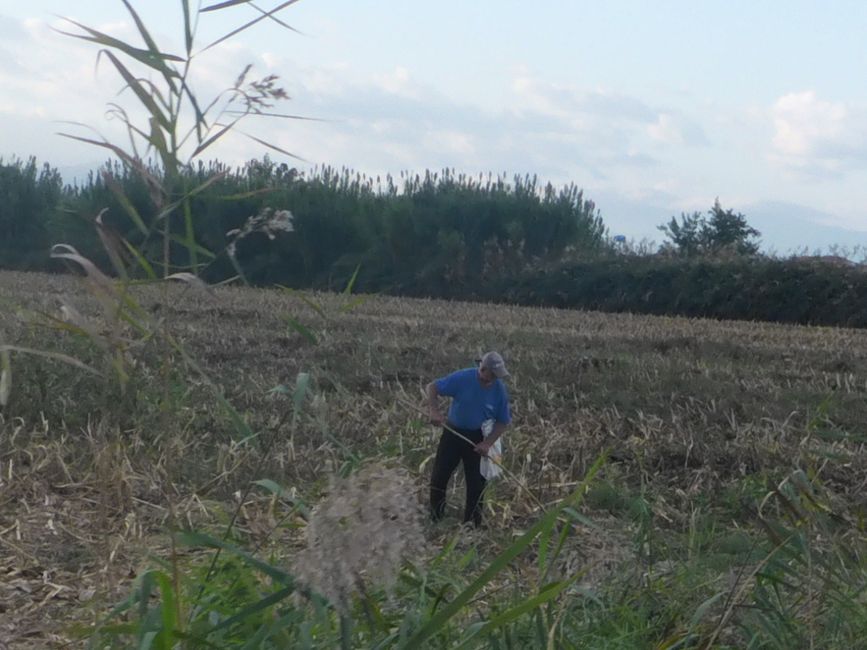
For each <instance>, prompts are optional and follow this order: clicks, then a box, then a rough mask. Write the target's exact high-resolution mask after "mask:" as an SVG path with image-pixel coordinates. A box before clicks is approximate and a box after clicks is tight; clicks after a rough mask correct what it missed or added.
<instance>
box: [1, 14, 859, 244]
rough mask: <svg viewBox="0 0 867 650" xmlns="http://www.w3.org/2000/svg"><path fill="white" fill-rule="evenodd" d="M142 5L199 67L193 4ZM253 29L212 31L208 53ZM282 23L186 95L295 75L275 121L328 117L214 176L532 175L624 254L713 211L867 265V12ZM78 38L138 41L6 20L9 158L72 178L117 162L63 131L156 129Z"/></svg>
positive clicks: (203, 23) (118, 17)
mask: <svg viewBox="0 0 867 650" xmlns="http://www.w3.org/2000/svg"><path fill="white" fill-rule="evenodd" d="M216 1H217V0H203V4H202V6H208V5H210V4H213V3H216ZM131 2H132V4H133V6H134V7H135V8H136V9H137V10H138V11H139V12H140V14H141V17H142V19H143V20H144V22H145V23H146V24H147V25H148V26H149V29H150V30H151V32H152V33H153V35H154V37H155V39H156V40H157V41H158V43H160V46H161V47H162V48H163V49H164V50H165V51H169V52H177V53H179V54H180V53H182V52H183V50H184V38H183V32H182V22H181V13H180V6H181V3H180V0H148V1H147V2H144V1H143V0H138V1H137V0H131ZM191 4H192V5H193V6H194V7H195V6H196V4H197V2H196V0H191ZM277 4H279V2H277V0H258V1H257V2H256V6H258V7H261V8H266V9H270V8H272V7H275V6H276V5H277ZM257 15H258V13H257V11H256V10H255V9H254V8H253V7H251V6H247V5H239V6H234V7H229V8H226V9H223V10H220V11H214V12H208V13H205V14H202V15H201V16H200V19H199V23H198V30H197V33H196V40H197V43H199V44H200V46H204V45H207V44H209V43H211V42H212V41H214V40H216V39H217V38H218V37H220V36H221V35H223V34H225V33H228V32H229V31H231V30H232V29H234V28H235V27H238V26H240V25H242V24H244V23H245V22H247V21H249V20H251V19H253V18H255V17H256V16H257ZM278 15H279V18H280V19H281V20H282V21H283V22H284V23H286V24H287V25H289V26H290V27H291V28H292V30H289V29H287V28H286V27H285V26H282V25H279V24H277V23H276V22H274V21H268V20H265V21H262V22H260V23H258V24H256V25H255V26H253V27H252V28H250V29H248V30H245V31H244V32H241V33H240V34H237V35H236V36H235V37H233V38H232V39H229V40H227V41H224V42H223V43H221V44H219V45H217V46H215V47H213V48H211V49H208V50H207V51H204V52H202V53H200V54H197V56H196V57H195V58H194V59H193V65H192V67H191V73H190V78H191V80H192V82H191V83H192V86H193V87H194V89H195V91H196V93H197V94H198V95H199V96H200V98H206V102H205V103H207V99H209V98H211V97H214V96H217V95H218V94H219V93H220V91H222V90H224V89H225V88H227V87H229V86H231V85H232V84H233V83H234V81H235V79H236V77H237V76H238V74H239V73H240V72H241V70H242V69H243V68H244V67H245V66H246V65H247V64H251V65H252V66H253V67H252V68H251V72H250V78H261V77H264V76H265V75H269V74H274V75H278V77H279V80H278V82H277V83H278V85H280V86H282V87H283V88H285V89H286V91H287V93H288V94H289V96H290V97H291V99H290V100H289V101H287V102H281V103H280V104H279V105H278V106H276V107H275V109H274V110H276V111H279V112H282V113H291V114H293V115H301V116H305V117H309V118H313V119H310V120H287V119H280V118H261V119H255V120H253V119H250V120H247V121H245V122H244V123H242V127H241V130H242V131H243V132H244V134H248V135H252V136H254V137H256V138H258V139H260V140H264V141H267V142H269V143H272V144H274V145H275V146H277V147H279V148H281V149H283V150H286V151H289V152H292V153H293V154H296V155H297V156H299V157H300V158H301V160H297V159H293V158H287V157H285V156H283V155H282V154H280V153H277V152H275V151H273V150H269V149H267V148H266V147H264V146H263V145H262V144H260V143H258V142H256V141H255V140H253V139H251V138H249V137H246V136H245V135H244V134H242V133H236V134H234V135H233V136H232V137H231V138H227V139H225V140H223V141H221V142H220V143H219V144H218V145H215V146H214V147H213V148H211V149H209V150H208V151H207V152H206V153H205V158H206V159H210V158H218V159H220V160H222V161H224V162H228V163H232V164H239V163H242V162H243V161H245V160H249V159H252V158H260V157H262V156H263V155H265V154H266V153H267V154H268V155H269V156H271V158H272V159H275V160H277V161H280V162H284V161H285V162H287V163H289V164H290V165H293V166H297V167H299V168H301V169H307V168H310V167H313V166H314V165H319V166H321V165H330V166H333V167H338V168H339V167H349V168H352V169H354V170H357V171H359V172H362V173H367V174H369V175H377V174H379V175H384V174H386V173H392V174H395V175H397V174H398V173H399V172H401V171H412V172H418V171H424V170H425V169H430V170H439V169H443V168H446V167H448V168H453V169H455V170H457V171H462V172H467V173H471V174H478V173H479V172H483V173H485V174H487V173H488V172H493V173H494V174H506V175H508V176H512V175H514V174H520V175H525V174H530V175H533V174H535V175H537V176H538V177H539V179H540V180H541V181H544V182H548V181H550V182H552V183H554V184H555V185H562V184H567V183H574V184H575V185H577V186H578V187H580V188H582V189H583V190H584V196H585V197H586V198H588V199H591V200H593V201H594V202H595V204H596V206H597V207H598V209H599V211H600V214H601V215H602V218H603V220H604V222H605V224H606V225H607V227H608V229H609V232H610V234H611V235H618V234H622V235H625V236H626V237H628V238H630V239H632V240H634V241H636V242H637V241H640V240H642V239H647V240H654V241H656V242H657V243H660V242H661V241H662V240H663V239H664V235H663V234H662V233H661V232H660V231H659V230H658V228H657V226H659V225H660V224H662V223H665V222H667V221H669V220H670V219H671V218H672V217H679V216H680V215H681V214H683V213H692V212H694V211H701V212H704V213H706V211H707V210H708V209H709V208H710V207H711V206H712V205H713V203H714V201H715V200H716V199H717V198H718V199H719V201H720V203H721V204H722V206H723V207H724V208H731V209H733V210H735V211H736V212H740V213H742V214H744V215H745V216H746V217H747V220H748V221H749V223H750V224H751V225H753V226H754V227H756V228H757V229H758V230H760V231H761V232H762V243H763V248H764V249H765V250H768V251H772V252H776V253H779V254H786V253H788V252H792V251H809V252H812V251H815V250H817V249H821V250H822V251H823V252H829V250H830V249H831V248H832V247H833V246H835V245H837V246H842V247H845V249H848V250H852V249H854V248H855V247H859V246H860V247H864V248H865V250H867V82H865V74H864V73H865V71H867V38H865V37H864V35H865V34H867V2H863V0H857V1H856V0H853V1H850V0H825V1H822V2H820V1H818V0H816V1H807V0H786V1H785V2H784V1H783V0H764V1H762V2H756V1H755V0H725V1H722V0H719V1H718V0H701V1H696V0H689V1H687V0H654V1H653V2H649V1H647V0H643V1H638V0H608V1H607V2H599V0H592V1H587V2H585V1H583V0H572V1H570V2H562V1H557V2H554V1H552V0H537V2H535V3H527V2H517V1H513V0H498V1H493V0H472V1H471V2H467V1H466V0H464V1H461V2H459V1H457V0H439V2H436V3H423V2H419V1H413V0H388V1H386V0H365V1H364V2H359V1H357V0H355V1H352V0H300V1H299V2H297V3H295V4H292V5H291V6H289V7H287V8H286V9H285V10H283V11H282V12H281V13H280V14H278ZM62 18H71V19H73V20H76V21H78V22H80V23H83V24H85V25H87V26H90V27H92V28H94V29H98V30H100V31H102V32H105V33H107V34H111V35H112V36H115V37H117V38H120V39H123V40H125V41H129V42H133V43H136V44H141V40H140V39H139V37H138V35H137V31H136V28H135V25H134V23H133V21H132V19H131V18H130V15H129V13H128V12H127V11H126V9H125V8H124V6H123V3H122V2H120V1H116V0H87V2H77V3H70V2H68V0H29V1H28V2H19V1H18V0H0V157H2V158H3V159H4V160H10V159H13V158H14V157H16V156H17V157H22V158H26V157H29V156H35V157H36V158H37V160H38V161H39V162H40V163H42V162H48V163H50V164H51V165H52V166H54V167H57V168H59V169H60V170H61V172H62V173H64V176H65V177H73V176H75V175H80V174H82V173H83V172H84V170H88V169H93V168H95V167H96V166H98V165H99V164H100V163H101V162H102V161H103V160H105V158H106V156H105V155H104V153H103V152H102V151H101V150H99V149H96V148H94V147H92V146H89V145H86V144H84V143H81V142H77V141H74V140H71V139H68V138H64V137H62V136H60V135H58V133H59V132H67V133H76V134H80V135H87V134H89V133H93V132H98V133H100V134H102V135H104V136H105V137H107V138H109V139H110V140H112V141H118V142H120V143H122V142H123V139H124V137H125V136H124V132H123V131H122V129H121V128H120V124H119V122H118V120H116V119H114V120H112V119H109V117H110V116H109V115H108V114H107V112H106V106H107V104H108V103H110V102H115V103H117V104H120V105H122V106H123V107H124V108H125V109H126V110H128V111H129V112H130V115H131V116H132V117H133V118H134V119H136V118H137V117H139V114H138V113H137V112H136V110H135V101H134V99H133V98H132V96H131V95H130V93H129V92H128V91H127V92H120V91H121V89H122V86H123V83H122V81H121V80H120V78H119V77H118V75H117V73H116V71H115V70H113V68H112V67H111V65H110V64H108V63H107V61H106V59H105V58H104V57H103V58H102V59H100V61H99V63H98V64H97V54H98V49H99V48H98V47H97V46H95V45H93V44H89V43H85V42H83V41H80V40H76V39H74V38H70V37H68V36H64V35H62V34H60V33H58V31H57V30H58V29H59V30H65V31H79V32H80V30H78V29H77V28H75V27H74V26H73V25H71V24H70V23H68V22H64V20H63V19H62ZM293 30H294V31H293ZM199 49H200V48H194V51H198V50H199ZM148 77H149V78H150V79H151V80H152V81H154V83H158V82H159V81H160V78H159V77H158V76H155V75H153V74H150V75H148ZM68 122H75V123H79V126H76V125H71V124H69V123H68ZM81 125H85V126H81ZM88 129H91V130H88Z"/></svg>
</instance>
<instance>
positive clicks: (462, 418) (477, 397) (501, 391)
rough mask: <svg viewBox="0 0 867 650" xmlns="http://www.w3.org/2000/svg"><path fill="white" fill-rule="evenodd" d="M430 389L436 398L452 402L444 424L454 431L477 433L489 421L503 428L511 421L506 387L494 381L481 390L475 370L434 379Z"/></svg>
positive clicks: (458, 371) (477, 371)
mask: <svg viewBox="0 0 867 650" xmlns="http://www.w3.org/2000/svg"><path fill="white" fill-rule="evenodd" d="M434 385H435V386H436V387H437V392H438V393H439V394H440V395H445V396H447V397H451V398H452V405H451V406H450V407H449V416H448V420H449V422H450V423H451V424H452V426H455V427H457V428H458V429H481V428H482V422H484V421H485V420H490V419H494V420H496V421H497V422H502V423H503V424H509V423H510V422H511V421H512V414H511V412H510V411H509V394H508V392H506V385H505V384H504V383H503V382H502V381H500V380H499V379H495V380H494V383H493V384H491V385H490V386H489V387H488V388H485V387H484V386H482V382H480V381H479V370H478V368H465V369H463V370H457V371H455V372H453V373H452V374H450V375H447V376H445V377H441V378H440V379H437V380H436V381H435V382H434Z"/></svg>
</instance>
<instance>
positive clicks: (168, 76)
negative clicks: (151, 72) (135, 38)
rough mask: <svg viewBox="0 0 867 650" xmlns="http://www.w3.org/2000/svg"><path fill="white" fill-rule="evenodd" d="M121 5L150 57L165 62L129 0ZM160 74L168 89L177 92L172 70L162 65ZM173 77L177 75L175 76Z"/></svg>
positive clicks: (125, 0) (124, 0)
mask: <svg viewBox="0 0 867 650" xmlns="http://www.w3.org/2000/svg"><path fill="white" fill-rule="evenodd" d="M123 4H124V6H125V7H126V8H127V11H129V13H130V15H131V16H132V19H133V21H134V22H135V26H136V27H137V28H138V31H139V34H141V37H142V39H144V42H145V45H147V46H148V52H150V55H151V57H152V58H153V59H154V60H159V61H165V58H166V57H165V56H163V53H162V52H160V48H159V47H158V46H157V43H156V41H155V40H154V39H153V38H151V35H150V32H148V30H147V27H146V26H145V24H144V23H143V22H142V19H141V18H139V15H138V14H137V13H136V11H135V9H133V7H132V5H131V4H130V3H129V0H123ZM161 72H162V75H163V78H164V79H165V80H166V83H167V84H168V86H169V88H171V89H172V92H177V90H176V88H175V82H174V80H173V79H172V70H170V69H169V68H168V66H165V65H163V70H161ZM174 76H178V75H177V74H175V75H174Z"/></svg>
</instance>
